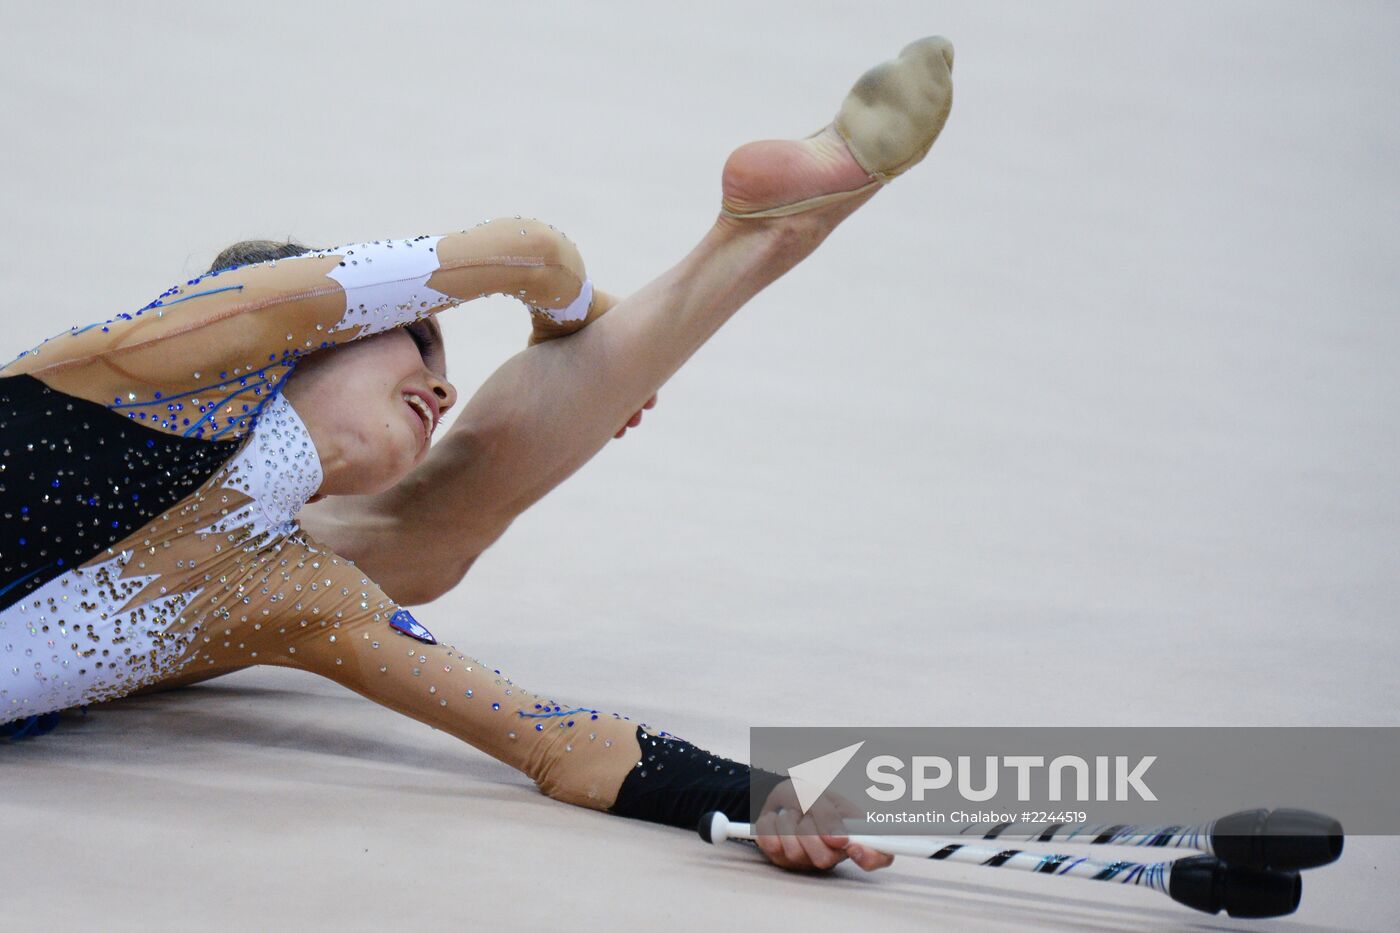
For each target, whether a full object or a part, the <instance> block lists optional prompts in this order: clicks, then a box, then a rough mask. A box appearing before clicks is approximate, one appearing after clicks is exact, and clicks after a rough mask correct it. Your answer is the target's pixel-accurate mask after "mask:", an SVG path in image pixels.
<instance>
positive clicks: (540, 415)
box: [303, 44, 952, 603]
mask: <svg viewBox="0 0 1400 933" xmlns="http://www.w3.org/2000/svg"><path fill="white" fill-rule="evenodd" d="M922 51H923V52H924V53H925V55H924V58H923V60H921V61H919V62H917V67H918V68H920V69H923V70H922V71H920V72H919V80H920V81H921V82H922V84H921V85H920V86H919V91H920V92H921V93H925V94H926V96H927V98H928V100H927V102H923V101H916V102H915V103H916V104H921V103H926V106H927V107H928V108H931V109H932V110H933V111H934V112H933V113H932V115H931V116H930V114H929V113H924V114H919V115H918V117H919V119H920V120H921V121H922V122H923V124H924V133H925V135H926V141H924V142H923V143H922V150H921V151H917V153H916V155H915V156H914V157H913V158H912V160H910V159H908V158H907V157H906V158H905V163H906V164H901V165H899V166H888V167H894V168H895V170H894V171H890V172H889V173H888V174H890V175H894V174H898V173H899V172H901V171H903V170H904V169H905V168H907V167H908V166H909V165H912V164H913V163H914V162H917V161H918V159H919V158H922V156H923V153H924V152H925V151H927V148H928V145H931V143H932V141H933V140H932V137H933V136H936V135H937V131H938V129H939V128H941V126H942V119H943V118H944V117H946V114H947V106H948V102H949V99H950V98H949V95H950V93H951V89H950V84H949V80H948V72H949V69H950V67H951V54H952V53H951V47H946V44H945V45H944V46H934V47H932V48H929V47H925V48H924V49H923V50H922ZM900 61H901V62H903V61H904V59H901V60H900ZM877 72H878V69H877V70H876V71H873V72H871V73H869V74H868V75H867V76H866V78H863V79H862V81H865V80H866V79H868V78H869V77H870V75H871V74H876V73H877ZM882 80H884V79H882ZM861 87H862V85H861V84H859V83H858V84H857V87H856V91H855V92H854V93H853V95H852V98H855V97H857V96H858V95H859V93H860V91H861ZM850 100H851V99H848V106H849V101H850ZM900 105H901V106H903V105H904V104H903V102H901V104H900ZM939 108H941V109H939ZM845 115H846V111H845V110H844V109H843V116H845ZM860 117H861V114H859V113H858V114H856V115H855V116H854V117H849V118H848V120H847V129H848V128H849V124H850V123H851V122H853V120H856V119H859V118H860ZM838 119H839V118H838ZM930 123H932V124H934V125H933V126H932V127H930V126H929V124H930ZM930 129H931V135H928V132H929V130H930ZM843 137H844V138H843ZM848 139H851V137H850V136H848V135H847V134H846V132H844V131H843V132H838V131H837V128H836V126H835V125H833V126H828V127H827V128H826V129H825V130H824V131H822V132H821V133H819V134H817V135H816V136H814V137H812V138H809V139H806V140H801V141H767V142H759V143H750V144H748V145H746V146H743V147H741V148H740V149H738V150H736V151H735V152H734V153H733V154H732V155H731V156H730V158H729V161H728V163H727V164H726V165H725V169H724V174H723V194H724V211H723V213H722V214H721V216H720V217H719V219H718V220H717V221H716V222H715V224H714V226H713V227H712V228H711V229H710V230H709V232H708V233H706V235H705V236H704V237H703V239H702V240H701V241H700V243H699V245H697V246H696V247H695V249H694V250H692V251H691V253H690V254H689V255H687V256H686V257H685V258H684V259H682V260H681V261H680V262H679V263H678V264H677V265H676V266H674V267H673V268H672V269H670V270H669V271H667V272H665V273H663V274H662V275H661V276H660V277H658V278H657V279H655V280H654V281H652V282H651V283H650V284H648V285H646V286H645V287H644V288H642V289H641V290H640V291H638V292H636V293H635V294H633V295H630V296H628V297H627V298H625V299H623V300H622V301H620V302H618V303H617V304H616V305H615V306H614V307H613V308H612V309H611V310H609V311H608V313H607V314H605V315H604V316H603V317H601V318H600V319H598V320H596V321H595V322H594V323H592V324H591V325H589V326H588V327H586V328H584V329H583V330H581V331H579V332H578V333H576V334H573V335H572V336H569V337H567V338H564V339H560V340H555V341H551V342H547V343H543V344H539V345H537V346H533V347H530V348H529V349H527V350H525V351H523V352H521V353H519V354H517V355H516V356H514V357H512V358H511V359H510V360H508V361H507V362H506V363H505V364H503V365H502V366H501V367H500V368H499V369H498V370H497V371H496V372H495V373H494V374H493V375H492V376H491V377H490V378H489V379H488V380H487V381H486V382H485V383H484V384H483V385H482V386H481V388H480V389H479V390H478V391H477V393H476V394H475V395H474V396H473V397H472V399H471V400H470V401H469V402H468V403H467V405H466V407H465V408H464V409H463V411H462V413H461V415H460V416H459V417H458V419H457V421H456V423H455V424H454V425H453V428H452V430H451V431H449V432H448V434H447V436H446V437H444V438H443V439H442V441H440V442H439V443H438V444H437V445H436V446H435V447H434V448H433V450H432V452H431V453H430V455H429V457H428V459H427V460H426V461H425V462H424V463H423V464H422V465H421V466H420V467H419V468H418V469H417V470H416V471H415V472H414V473H413V474H411V475H410V476H409V477H408V478H407V479H405V480H404V481H403V482H401V483H400V484H399V485H398V486H396V487H394V488H393V489H391V490H389V491H388V492H386V493H383V494H381V495H379V496H373V497H357V498H355V499H340V500H335V499H331V500H327V501H326V502H324V503H319V504H317V505H315V506H313V507H311V508H309V509H307V510H305V511H304V512H303V522H304V523H305V525H306V526H307V528H308V530H310V531H311V532H312V533H313V534H314V535H316V537H317V538H319V539H320V540H322V541H325V542H326V543H328V544H329V545H331V546H332V547H334V548H335V549H336V551H337V552H338V553H340V554H342V555H344V556H346V557H349V558H351V559H353V560H355V561H356V563H357V564H358V565H359V566H360V567H361V568H362V569H363V570H365V571H366V573H368V574H369V575H370V577H371V578H373V579H375V580H376V581H378V582H379V583H380V585H381V586H383V587H384V589H385V590H386V592H388V593H389V594H390V595H391V596H393V597H394V598H396V599H398V600H400V601H402V602H405V603H419V602H425V601H428V600H431V599H433V598H435V597H437V596H438V595H441V593H443V592H445V591H446V590H447V589H450V588H451V587H452V586H453V585H455V584H456V583H457V582H458V581H459V580H460V579H461V576H462V575H463V574H464V573H465V572H466V570H467V569H468V568H469V567H470V565H471V563H472V561H474V560H475V559H476V557H477V556H478V555H479V554H480V553H481V551H482V550H484V549H485V548H486V547H487V546H489V545H490V544H491V543H492V542H493V541H495V540H496V539H497V538H498V537H499V536H500V535H501V534H502V533H503V532H504V531H505V529H506V527H508V526H509V525H510V523H511V522H512V521H513V520H514V519H515V518H516V517H517V516H518V515H519V514H520V513H521V512H522V511H524V510H525V509H526V508H527V507H529V506H530V505H531V504H532V503H534V502H536V501H538V500H539V499H540V498H541V497H542V496H544V495H545V494H546V493H548V492H549V491H550V490H551V489H553V488H554V487H555V486H556V485H558V484H559V483H560V482H561V481H562V480H563V479H564V478H566V477H567V476H568V475H569V474H571V473H572V472H574V471H575V470H577V469H578V468H579V467H580V466H582V465H583V464H584V463H585V462H587V461H588V460H589V459H590V458H591V457H592V456H593V455H594V454H595V453H597V452H598V451H599V450H600V449H601V448H602V447H603V446H604V445H605V444H606V443H607V442H608V440H609V439H610V438H611V437H612V436H613V434H614V433H615V432H616V431H617V429H618V428H619V426H621V425H622V424H623V423H624V422H626V421H627V420H628V418H629V417H630V416H631V415H632V414H633V413H634V412H635V411H637V410H638V409H639V408H640V407H641V405H642V404H643V403H644V402H645V401H646V400H647V399H648V398H649V397H651V396H652V395H653V394H654V393H655V392H656V391H657V389H658V388H659V387H660V386H661V385H662V384H663V383H664V382H665V381H666V380H667V379H669V378H670V377H671V375H672V374H674V373H675V372H676V371H677V370H678V369H679V368H680V367H681V365H682V364H684V363H685V361H686V360H687V359H689V357H690V356H691V355H692V354H693V353H694V352H695V351H696V350H697V349H699V347H700V346H701V345H702V344H703V343H705V341H706V340H708V339H709V337H710V336H711V335H713V334H714V333H715V331H717V330H718V329H719V328H720V326H721V325H723V324H724V322H725V321H727V320H728V319H729V317H730V316H732V315H733V314H734V313H735V312H736V311H737V310H738V309H739V308H740V307H742V306H743V304H744V303H745V302H747V301H748V300H749V299H750V298H752V297H753V296H754V295H755V294H757V293H758V292H759V291H760V290H762V289H763V288H764V287H765V286H767V285H769V284H770V283H772V282H773V281H775V280H776V279H778V278H779V277H780V276H782V275H783V274H784V273H785V272H787V271H788V270H789V269H791V268H792V267H793V266H795V265H796V264H797V263H798V262H800V261H801V260H802V259H803V258H805V257H806V256H807V255H809V254H810V253H811V252H812V251H813V250H814V249H815V248H816V247H817V246H818V245H819V244H820V243H821V242H822V241H823V240H824V239H825V238H826V236H827V235H828V234H829V233H831V231H832V230H833V229H834V228H835V227H836V225H837V224H838V223H840V222H841V221H842V220H843V219H844V218H845V217H847V216H848V215H849V214H850V213H852V212H853V211H854V210H855V209H856V208H857V207H859V206H860V205H861V204H863V203H864V202H865V201H866V200H868V199H869V198H870V197H871V196H873V194H874V193H875V191H876V190H877V189H878V186H877V185H876V184H873V183H872V179H876V180H879V181H883V180H884V177H883V176H882V175H881V174H880V172H881V171H883V170H884V168H882V169H881V170H871V162H872V161H873V158H872V156H871V154H870V153H869V152H863V153H857V152H856V149H858V148H859V143H858V142H852V143H849V144H848V142H847V140H848ZM916 148H917V147H916ZM858 156H859V158H858ZM906 156H907V154H906ZM895 158H898V157H895ZM425 568H431V570H425Z"/></svg>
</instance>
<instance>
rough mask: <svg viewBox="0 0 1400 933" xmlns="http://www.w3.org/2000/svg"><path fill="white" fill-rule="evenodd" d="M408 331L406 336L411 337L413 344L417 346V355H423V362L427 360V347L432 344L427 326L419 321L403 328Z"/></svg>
mask: <svg viewBox="0 0 1400 933" xmlns="http://www.w3.org/2000/svg"><path fill="white" fill-rule="evenodd" d="M404 330H406V331H408V336H410V337H412V338H413V345H414V346H416V347H417V348H418V355H419V356H421V357H423V362H425V363H426V362H427V361H428V352H429V348H430V347H431V346H432V344H433V340H432V337H431V336H430V335H429V333H428V326H427V325H426V324H424V323H423V322H421V321H419V322H417V323H414V324H410V325H408V326H407V327H405V328H404Z"/></svg>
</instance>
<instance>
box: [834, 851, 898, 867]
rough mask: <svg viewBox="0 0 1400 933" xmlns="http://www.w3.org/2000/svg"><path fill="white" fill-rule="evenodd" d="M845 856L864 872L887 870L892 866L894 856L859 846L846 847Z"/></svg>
mask: <svg viewBox="0 0 1400 933" xmlns="http://www.w3.org/2000/svg"><path fill="white" fill-rule="evenodd" d="M846 854H847V855H849V856H850V857H851V861H853V862H855V863H856V864H857V865H859V866H860V867H861V868H863V869H864V870H865V871H875V870H876V869H879V868H888V867H890V866H891V865H893V864H894V856H893V855H890V854H889V853H888V852H876V851H875V850H874V849H867V848H866V847H865V846H861V845H848V846H846Z"/></svg>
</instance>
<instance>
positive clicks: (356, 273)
mask: <svg viewBox="0 0 1400 933" xmlns="http://www.w3.org/2000/svg"><path fill="white" fill-rule="evenodd" d="M497 293H505V294H509V295H510V296H511V297H513V298H518V299H519V300H520V301H522V302H523V303H524V304H525V305H526V306H527V307H528V308H529V309H530V311H531V313H532V316H533V319H534V320H533V335H532V338H531V339H532V342H540V341H545V340H549V339H552V338H555V337H558V336H563V335H565V334H569V333H572V332H574V331H576V330H578V329H579V328H581V327H583V326H585V325H586V324H587V323H589V322H590V321H591V320H593V319H594V318H595V317H596V316H597V315H598V314H599V313H601V309H600V308H599V307H598V306H595V302H594V301H593V287H592V283H591V282H590V281H589V280H588V277H587V275H586V273H585V271H584V266H583V261H582V259H581V258H580V256H579V254H578V250H577V249H576V248H575V247H574V246H573V244H572V243H570V242H569V241H568V239H567V238H565V237H564V236H563V234H561V233H559V232H558V231H557V230H555V229H554V228H553V227H550V226H548V225H546V224H543V223H540V222H539V221H533V220H518V219H515V220H498V221H491V222H489V223H485V224H481V225H479V226H477V227H475V228H473V229H471V230H465V231H462V232H461V233H453V234H448V235H446V236H421V237H414V238H411V239H406V240H382V241H380V240H376V241H374V242H372V243H360V244H353V245H350V246H343V247H336V248H334V249H328V250H318V251H315V252H312V253H309V254H306V255H304V256H298V257H295V258H291V259H283V260H280V261H276V262H264V263H257V264H254V265H248V266H241V267H237V268H234V269H227V270H222V271H218V272H212V273H208V274H205V275H202V276H199V277H196V278H194V279H191V280H189V281H188V282H186V283H184V284H183V285H177V286H174V287H172V288H170V289H167V290H166V291H165V292H164V293H162V294H161V295H160V296H159V297H158V298H156V299H155V300H154V301H152V302H151V303H150V304H148V305H146V306H145V307H144V308H141V309H140V310H138V311H136V312H134V313H130V314H118V315H117V316H116V317H114V318H112V319H110V320H107V321H103V322H98V323H95V324H91V325H88V326H86V327H80V328H73V329H72V330H71V331H69V332H68V333H65V334H60V335H58V336H57V337H54V338H52V339H50V340H48V341H45V342H44V343H43V344H41V345H40V346H39V347H37V348H35V349H33V350H30V351H27V352H26V353H23V354H21V355H20V357H19V358H18V359H16V360H15V361H13V362H12V363H10V364H9V365H8V366H6V367H4V369H3V370H0V374H3V375H5V376H10V375H17V374H21V373H23V374H28V375H31V376H33V377H35V378H37V379H39V380H40V381H42V382H44V383H45V384H46V385H48V386H49V387H50V388H52V389H56V390H58V391H60V392H65V393H67V394H69V395H73V396H76V397H78V398H82V399H86V400H88V401H92V402H96V403H98V404H101V405H105V406H107V407H109V408H112V409H114V410H120V411H122V412H124V413H126V414H127V415H128V416H129V417H131V418H132V419H133V420H135V421H137V422H139V423H141V424H142V425H144V426H146V427H150V428H154V429H156V430H159V431H162V432H165V433H169V434H176V435H182V436H186V437H193V438H200V439H205V440H235V439H237V438H239V437H241V436H243V435H244V434H246V433H247V432H248V431H249V430H250V429H251V427H252V424H253V423H254V420H255V418H256V416H257V413H258V412H259V411H260V410H261V408H262V405H263V404H264V403H265V402H266V400H267V399H269V398H272V397H273V396H274V395H275V394H276V393H277V391H278V389H279V388H280V387H281V384H282V382H283V380H285V379H286V377H287V376H288V375H289V374H290V373H291V372H292V370H293V368H294V367H295V365H296V363H297V360H298V359H299V358H300V357H302V356H305V355H307V354H309V353H314V352H316V351H318V350H324V349H328V348H330V347H334V346H336V345H338V344H341V343H344V342H347V341H351V340H358V339H360V338H363V337H367V336H371V335H373V334H377V333H381V332H383V331H386V330H389V329H390V328H393V327H398V326H402V325H405V324H409V323H412V322H414V321H417V320H419V319H422V318H424V317H426V316H427V315H430V314H434V313H437V312H439V311H442V310H445V309H447V308H450V307H453V306H455V305H459V304H462V303H464V302H467V301H471V300H472V299H475V298H479V297H482V296H485V295H489V294H497Z"/></svg>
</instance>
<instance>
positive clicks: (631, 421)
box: [613, 395, 656, 438]
mask: <svg viewBox="0 0 1400 933" xmlns="http://www.w3.org/2000/svg"><path fill="white" fill-rule="evenodd" d="M655 407H656V396H655V395H653V396H652V397H651V398H649V399H647V403H646V404H645V405H643V406H642V407H641V409H640V410H639V411H638V412H637V413H636V414H635V415H633V416H632V417H631V418H628V419H627V423H626V424H624V425H623V426H622V427H620V428H618V429H617V433H616V434H614V435H613V437H614V438H618V437H621V436H622V435H624V434H626V433H627V429H628V428H635V427H636V426H637V425H639V424H641V423H642V412H643V411H646V410H647V409H648V408H655Z"/></svg>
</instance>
